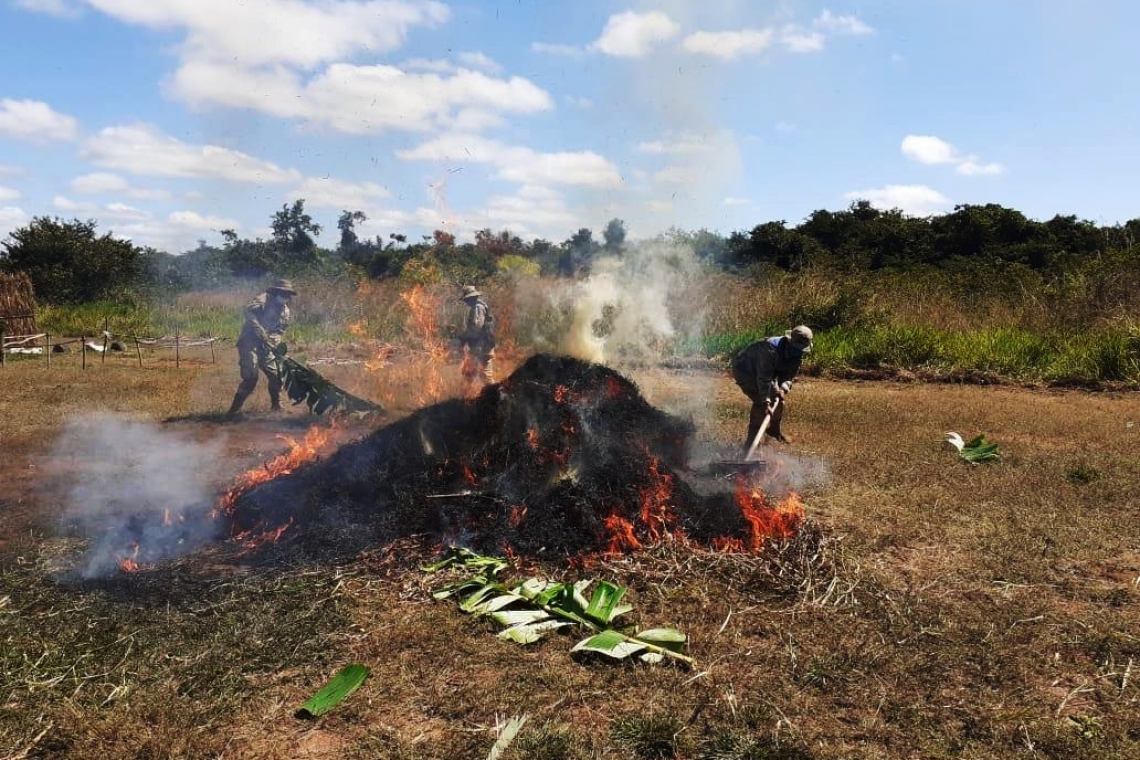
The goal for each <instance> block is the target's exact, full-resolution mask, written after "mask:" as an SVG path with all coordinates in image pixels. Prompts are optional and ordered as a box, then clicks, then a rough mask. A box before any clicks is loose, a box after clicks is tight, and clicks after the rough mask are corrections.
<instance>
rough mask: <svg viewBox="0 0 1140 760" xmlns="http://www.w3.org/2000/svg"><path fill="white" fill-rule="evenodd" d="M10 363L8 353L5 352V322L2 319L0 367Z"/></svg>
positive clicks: (0, 323) (0, 326) (0, 322)
mask: <svg viewBox="0 0 1140 760" xmlns="http://www.w3.org/2000/svg"><path fill="white" fill-rule="evenodd" d="M7 363H8V352H7V351H5V350H4V320H2V319H0V367H3V366H4V365H5V364H7Z"/></svg>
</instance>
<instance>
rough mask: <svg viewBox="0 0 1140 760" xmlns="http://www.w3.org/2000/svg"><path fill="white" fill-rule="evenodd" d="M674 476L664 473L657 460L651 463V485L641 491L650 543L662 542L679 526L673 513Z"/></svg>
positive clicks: (643, 518)
mask: <svg viewBox="0 0 1140 760" xmlns="http://www.w3.org/2000/svg"><path fill="white" fill-rule="evenodd" d="M672 498H673V476H672V475H669V474H668V473H662V472H661V471H660V469H659V468H658V462H657V459H651V460H650V462H649V485H647V486H646V487H645V488H642V489H641V521H642V522H644V523H645V526H646V529H647V530H648V531H649V540H650V541H660V540H661V538H663V537H664V536H665V534H666V533H668V532H669V531H670V529H672V528H675V527H676V525H677V515H676V513H675V512H674V511H673V507H672V505H671V503H670V502H671V501H672Z"/></svg>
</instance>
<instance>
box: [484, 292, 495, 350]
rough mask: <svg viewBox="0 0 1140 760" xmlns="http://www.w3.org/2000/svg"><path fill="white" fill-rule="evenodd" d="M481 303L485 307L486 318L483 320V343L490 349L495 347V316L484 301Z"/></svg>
mask: <svg viewBox="0 0 1140 760" xmlns="http://www.w3.org/2000/svg"><path fill="white" fill-rule="evenodd" d="M481 303H482V304H483V305H484V306H486V307H487V317H486V319H484V320H483V342H484V343H486V345H487V347H488V348H492V347H494V345H495V315H494V314H492V313H491V307H490V305H489V304H488V303H487V302H486V301H481Z"/></svg>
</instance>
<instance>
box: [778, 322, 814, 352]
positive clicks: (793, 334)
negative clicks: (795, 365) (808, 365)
mask: <svg viewBox="0 0 1140 760" xmlns="http://www.w3.org/2000/svg"><path fill="white" fill-rule="evenodd" d="M784 337H785V338H787V339H788V341H789V342H791V344H792V345H793V346H795V347H796V348H798V349H799V350H801V351H803V352H804V353H807V352H809V351H811V343H812V340H814V339H815V336H813V335H812V332H811V328H810V327H808V326H807V325H799V326H797V327H793V328H792V329H791V330H788V331H787V332H786V333H784Z"/></svg>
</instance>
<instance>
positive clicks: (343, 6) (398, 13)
mask: <svg viewBox="0 0 1140 760" xmlns="http://www.w3.org/2000/svg"><path fill="white" fill-rule="evenodd" d="M86 1H87V3H88V4H90V5H91V6H93V7H95V8H96V9H98V10H100V11H102V12H103V13H106V14H107V15H109V16H112V17H114V18H117V19H119V20H120V21H124V22H127V23H132V24H138V25H141V26H146V27H150V28H153V29H175V30H182V31H184V32H185V34H186V37H185V40H184V41H183V43H182V45H181V46H180V47H179V49H178V50H179V53H180V54H181V55H182V57H183V60H201V59H207V60H236V61H239V62H240V63H241V64H242V65H243V66H247V67H252V66H266V65H274V64H287V65H290V66H296V67H300V68H310V69H311V68H315V67H316V66H318V65H320V64H322V63H327V62H330V61H336V60H343V59H344V58H347V57H350V56H353V55H355V54H359V53H365V54H369V55H372V56H375V55H377V54H380V53H386V52H390V51H392V50H395V49H397V48H399V47H400V46H401V45H402V44H403V43H404V41H405V40H406V39H407V36H408V32H409V30H410V29H412V28H413V27H418V26H427V27H432V26H437V25H439V24H442V23H444V22H445V21H447V20H448V19H449V18H450V15H451V14H450V11H449V10H448V8H447V6H446V5H444V4H442V3H438V2H410V1H408V2H404V1H402V0H367V1H364V2H359V1H352V0H346V1H343V2H321V3H304V2H297V0H258V1H257V2H234V1H233V0H166V2H156V1H155V0H86Z"/></svg>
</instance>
